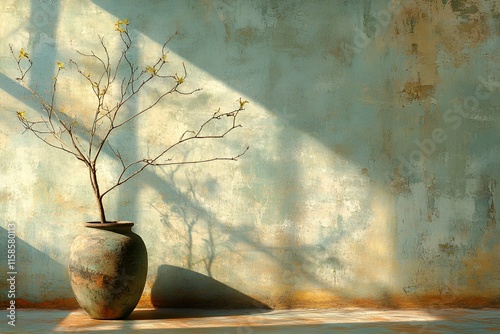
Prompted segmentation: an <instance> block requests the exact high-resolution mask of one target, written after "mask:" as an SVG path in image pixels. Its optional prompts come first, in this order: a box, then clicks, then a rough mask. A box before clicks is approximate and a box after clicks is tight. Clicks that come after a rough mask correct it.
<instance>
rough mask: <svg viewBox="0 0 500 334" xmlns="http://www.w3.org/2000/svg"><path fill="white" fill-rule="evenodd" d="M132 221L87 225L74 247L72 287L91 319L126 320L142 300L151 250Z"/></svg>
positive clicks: (71, 256)
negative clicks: (133, 230)
mask: <svg viewBox="0 0 500 334" xmlns="http://www.w3.org/2000/svg"><path fill="white" fill-rule="evenodd" d="M133 225H134V224H133V223H131V222H114V223H106V224H101V223H98V222H93V223H86V224H85V226H86V227H87V231H86V233H85V234H83V235H79V236H77V237H76V238H75V240H74V241H73V243H72V245H71V251H70V259H69V275H70V279H71V288H72V290H73V293H74V295H75V297H76V300H77V301H78V304H79V305H80V307H81V308H83V309H84V310H85V311H86V312H87V313H88V314H89V316H90V317H91V318H94V319H123V318H126V317H128V316H129V315H130V313H132V311H133V310H134V308H135V307H136V306H137V303H138V302H139V299H140V298H141V295H142V291H143V290H144V285H145V283H146V275H147V269H148V256H147V250H146V246H145V244H144V242H143V241H142V239H141V237H140V236H138V235H137V234H135V233H134V232H132V226H133Z"/></svg>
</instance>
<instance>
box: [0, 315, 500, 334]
mask: <svg viewBox="0 0 500 334" xmlns="http://www.w3.org/2000/svg"><path fill="white" fill-rule="evenodd" d="M2 318H3V320H2V322H3V323H2V324H1V325H0V333H57V332H63V333H64V332H66V333H67V332H81V333H154V332H156V333H176V334H177V333H208V334H211V333H220V334H232V333H234V334H257V333H274V334H278V333H286V334H293V333H300V334H310V333H471V334H472V333H474V334H476V333H500V309H482V310H464V309H440V310H423V309H419V310H367V309H329V310H276V311H269V310H266V311H262V312H259V311H258V310H244V311H241V310H238V311H237V310H231V311H227V310H224V311H223V310H218V311H215V310H188V309H175V310H173V309H161V310H153V309H137V310H135V311H134V312H133V313H132V315H131V316H130V318H129V319H127V320H112V321H103V320H92V319H89V318H88V317H87V316H86V315H85V313H84V312H83V311H81V310H77V311H62V310H27V309H20V310H17V313H16V326H15V327H12V326H9V325H8V324H7V321H8V319H6V317H5V316H3V317H2Z"/></svg>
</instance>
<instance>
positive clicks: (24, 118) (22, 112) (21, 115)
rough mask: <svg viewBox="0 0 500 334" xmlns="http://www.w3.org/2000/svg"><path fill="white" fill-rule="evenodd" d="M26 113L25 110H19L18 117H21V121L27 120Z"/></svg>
mask: <svg viewBox="0 0 500 334" xmlns="http://www.w3.org/2000/svg"><path fill="white" fill-rule="evenodd" d="M25 114H26V112H24V111H18V112H17V117H19V119H20V120H21V121H26V117H24V115H25Z"/></svg>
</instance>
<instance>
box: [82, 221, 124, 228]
mask: <svg viewBox="0 0 500 334" xmlns="http://www.w3.org/2000/svg"><path fill="white" fill-rule="evenodd" d="M84 225H85V227H90V228H109V227H129V226H130V227H132V226H134V223H132V222H130V221H126V220H116V221H110V222H106V223H104V224H103V223H101V222H100V221H93V222H85V224H84Z"/></svg>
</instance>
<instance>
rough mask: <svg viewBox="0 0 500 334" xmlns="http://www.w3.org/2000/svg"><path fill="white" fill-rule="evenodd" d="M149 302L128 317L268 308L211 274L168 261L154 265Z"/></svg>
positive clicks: (217, 313) (234, 312)
mask: <svg viewBox="0 0 500 334" xmlns="http://www.w3.org/2000/svg"><path fill="white" fill-rule="evenodd" d="M151 302H152V304H153V306H154V307H155V308H156V309H155V310H136V311H134V312H133V313H132V315H131V316H130V317H129V318H128V319H131V320H138V319H147V318H149V319H165V318H186V317H193V316H196V317H211V316H227V315H242V314H253V313H262V312H267V311H269V310H271V308H270V307H269V306H267V305H266V304H264V303H262V302H260V301H258V300H256V299H254V298H252V297H250V296H247V295H245V294H244V293H241V292H239V291H238V290H235V289H233V288H231V287H229V286H227V285H226V284H224V283H221V282H219V281H217V280H215V279H213V278H212V277H208V276H205V275H203V274H200V273H197V272H194V271H192V270H188V269H184V268H180V267H175V266H170V265H162V266H160V267H159V268H158V277H157V279H156V281H155V283H154V284H153V287H152V289H151Z"/></svg>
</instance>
